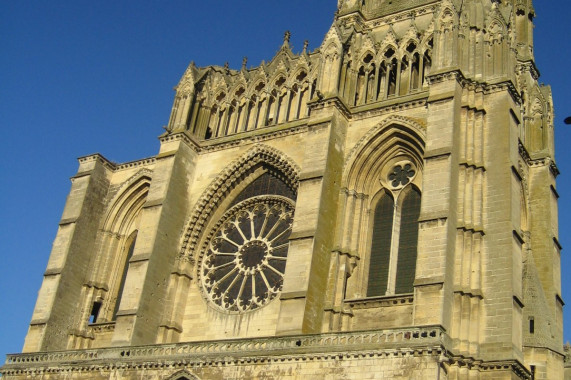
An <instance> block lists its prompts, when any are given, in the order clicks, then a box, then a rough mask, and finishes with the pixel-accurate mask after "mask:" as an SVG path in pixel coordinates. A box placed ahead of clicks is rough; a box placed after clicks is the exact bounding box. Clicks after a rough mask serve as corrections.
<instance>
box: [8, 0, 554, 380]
mask: <svg viewBox="0 0 571 380" xmlns="http://www.w3.org/2000/svg"><path fill="white" fill-rule="evenodd" d="M534 16H535V14H534V9H533V6H532V4H531V0H501V1H500V0H495V1H492V0H463V1H460V0H441V1H436V0H432V1H429V0H406V1H405V0H392V1H385V0H363V1H356V0H346V1H339V5H338V11H337V14H336V16H335V21H334V23H333V25H332V26H331V29H330V30H329V31H328V32H327V34H326V36H325V38H324V40H323V43H322V44H321V46H320V47H319V48H318V49H316V50H314V51H308V50H307V45H306V46H305V47H304V49H303V51H302V52H301V53H300V54H294V53H293V52H292V50H291V49H290V45H289V33H286V35H285V38H284V42H283V45H282V47H281V49H280V50H279V52H278V53H277V54H276V56H275V57H274V58H273V59H272V60H271V61H269V63H267V64H266V63H264V64H262V65H261V66H259V67H256V68H247V65H246V62H244V65H243V67H242V68H241V69H239V70H233V69H230V68H229V67H218V66H209V67H205V68H199V67H196V66H195V65H194V64H191V65H190V66H189V67H188V68H187V69H186V71H185V73H184V75H183V76H182V79H181V80H180V83H179V84H178V86H177V87H176V94H175V99H174V105H173V108H172V113H171V115H170V120H169V123H168V125H167V127H166V131H165V133H164V134H162V135H161V137H160V141H161V146H160V150H159V152H158V154H157V155H156V156H154V157H150V158H146V159H143V160H139V161H133V162H128V163H123V164H116V163H112V162H109V161H108V160H106V159H105V158H104V157H102V156H100V155H91V156H86V157H82V158H80V159H79V170H78V172H77V174H76V175H75V176H74V177H73V178H72V188H71V191H70V194H69V197H68V200H67V204H66V206H65V209H64V211H63V216H62V219H61V222H60V225H59V230H58V233H57V236H56V239H55V242H54V245H53V250H52V253H51V256H50V260H49V264H48V268H47V270H46V272H45V275H44V281H43V284H42V287H41V290H40V292H39V296H38V301H37V304H36V308H35V311H34V315H33V318H32V321H31V324H30V328H29V332H28V335H27V337H26V340H25V346H24V353H22V354H17V355H9V356H8V359H7V363H6V364H5V365H4V366H3V367H2V370H1V371H2V373H3V375H4V377H5V378H6V379H27V378H41V379H61V378H65V379H84V378H90V379H143V378H144V379H173V380H177V379H178V380H180V379H305V378H308V377H312V378H314V379H373V378H374V379H481V380H486V379H563V378H564V355H563V351H564V350H563V344H562V328H563V327H562V306H563V301H562V299H561V284H560V283H561V276H560V273H561V268H560V249H561V247H560V246H559V243H558V224H557V198H558V194H557V190H556V184H555V179H556V177H557V175H558V170H557V166H556V164H555V161H554V146H553V109H552V99H551V92H550V89H549V87H547V86H543V85H539V84H538V76H539V73H538V70H537V69H536V66H535V64H534V57H533V39H532V31H533V18H534ZM325 17H327V16H325Z"/></svg>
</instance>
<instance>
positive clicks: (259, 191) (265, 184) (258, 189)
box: [230, 172, 296, 207]
mask: <svg viewBox="0 0 571 380" xmlns="http://www.w3.org/2000/svg"><path fill="white" fill-rule="evenodd" d="M277 175H278V174H277V173H270V172H266V173H264V174H262V175H261V176H259V177H258V178H256V179H255V180H254V181H253V182H252V183H250V184H249V185H248V186H247V187H246V188H245V189H244V190H242V192H241V193H240V194H238V196H237V197H236V199H234V201H233V202H232V204H231V205H230V207H232V206H234V205H236V204H238V203H240V202H242V201H243V200H246V199H248V198H253V197H256V196H258V195H267V194H276V195H282V196H284V197H287V198H289V199H291V200H295V199H296V194H295V192H294V190H292V189H291V188H290V187H289V186H288V185H287V184H286V183H285V182H284V181H283V180H282V179H280V178H278V177H277Z"/></svg>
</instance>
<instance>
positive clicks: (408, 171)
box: [389, 164, 416, 187]
mask: <svg viewBox="0 0 571 380" xmlns="http://www.w3.org/2000/svg"><path fill="white" fill-rule="evenodd" d="M415 174H416V171H415V170H414V169H413V167H412V165H411V164H405V165H396V166H395V167H394V168H393V170H392V171H391V173H390V174H389V181H391V185H392V186H393V187H399V186H405V185H407V184H408V183H409V182H410V179H411V178H412V177H414V175H415Z"/></svg>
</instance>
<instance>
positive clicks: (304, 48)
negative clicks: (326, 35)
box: [303, 40, 309, 53]
mask: <svg viewBox="0 0 571 380" xmlns="http://www.w3.org/2000/svg"><path fill="white" fill-rule="evenodd" d="M308 46H309V41H308V40H305V41H303V52H304V53H307V47H308Z"/></svg>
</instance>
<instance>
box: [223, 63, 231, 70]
mask: <svg viewBox="0 0 571 380" xmlns="http://www.w3.org/2000/svg"><path fill="white" fill-rule="evenodd" d="M224 69H226V70H228V69H230V64H229V63H228V61H226V63H224Z"/></svg>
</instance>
